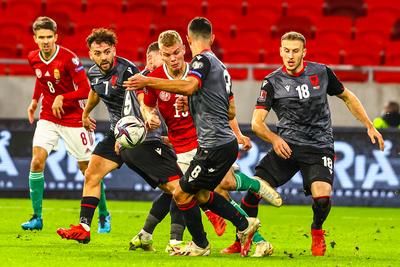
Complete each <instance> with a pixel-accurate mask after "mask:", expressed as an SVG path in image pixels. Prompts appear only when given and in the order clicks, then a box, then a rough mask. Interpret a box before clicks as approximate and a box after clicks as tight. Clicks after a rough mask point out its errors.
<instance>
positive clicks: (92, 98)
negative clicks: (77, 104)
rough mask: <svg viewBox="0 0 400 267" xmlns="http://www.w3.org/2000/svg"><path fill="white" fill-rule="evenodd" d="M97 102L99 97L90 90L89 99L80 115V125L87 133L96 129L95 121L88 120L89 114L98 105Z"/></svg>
mask: <svg viewBox="0 0 400 267" xmlns="http://www.w3.org/2000/svg"><path fill="white" fill-rule="evenodd" d="M99 102H100V97H99V95H98V94H97V93H96V92H95V91H93V90H91V91H90V92H89V97H88V101H87V103H86V105H85V109H84V111H83V113H82V125H83V127H85V128H86V130H88V131H94V130H95V129H96V120H95V119H93V118H90V112H91V111H92V110H93V109H94V108H95V107H96V106H97V104H99Z"/></svg>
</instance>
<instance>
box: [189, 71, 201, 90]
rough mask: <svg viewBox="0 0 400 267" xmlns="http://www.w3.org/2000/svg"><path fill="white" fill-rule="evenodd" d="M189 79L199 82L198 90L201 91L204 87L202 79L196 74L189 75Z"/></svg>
mask: <svg viewBox="0 0 400 267" xmlns="http://www.w3.org/2000/svg"><path fill="white" fill-rule="evenodd" d="M187 76H188V77H194V78H196V79H197V80H198V81H199V86H198V88H199V89H200V88H201V87H202V86H203V81H202V80H201V78H200V77H199V76H197V75H196V74H193V73H190V72H189V74H188V75H187Z"/></svg>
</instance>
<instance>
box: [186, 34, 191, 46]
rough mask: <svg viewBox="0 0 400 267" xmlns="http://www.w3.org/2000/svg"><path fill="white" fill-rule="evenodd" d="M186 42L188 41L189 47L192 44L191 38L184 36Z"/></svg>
mask: <svg viewBox="0 0 400 267" xmlns="http://www.w3.org/2000/svg"><path fill="white" fill-rule="evenodd" d="M186 40H187V41H188V44H189V46H190V45H191V44H192V38H191V37H190V36H189V35H186Z"/></svg>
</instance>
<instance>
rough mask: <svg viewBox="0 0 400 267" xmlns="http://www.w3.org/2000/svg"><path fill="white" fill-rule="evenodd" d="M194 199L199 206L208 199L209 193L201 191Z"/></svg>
mask: <svg viewBox="0 0 400 267" xmlns="http://www.w3.org/2000/svg"><path fill="white" fill-rule="evenodd" d="M196 199H197V202H198V203H199V204H205V203H207V202H208V200H209V199H210V191H205V190H201V191H199V192H198V193H197V194H196Z"/></svg>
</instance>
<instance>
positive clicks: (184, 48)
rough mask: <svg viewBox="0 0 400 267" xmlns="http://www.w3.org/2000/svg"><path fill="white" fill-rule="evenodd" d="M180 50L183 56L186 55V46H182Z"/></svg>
mask: <svg viewBox="0 0 400 267" xmlns="http://www.w3.org/2000/svg"><path fill="white" fill-rule="evenodd" d="M182 49H183V54H186V46H185V45H182Z"/></svg>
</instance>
